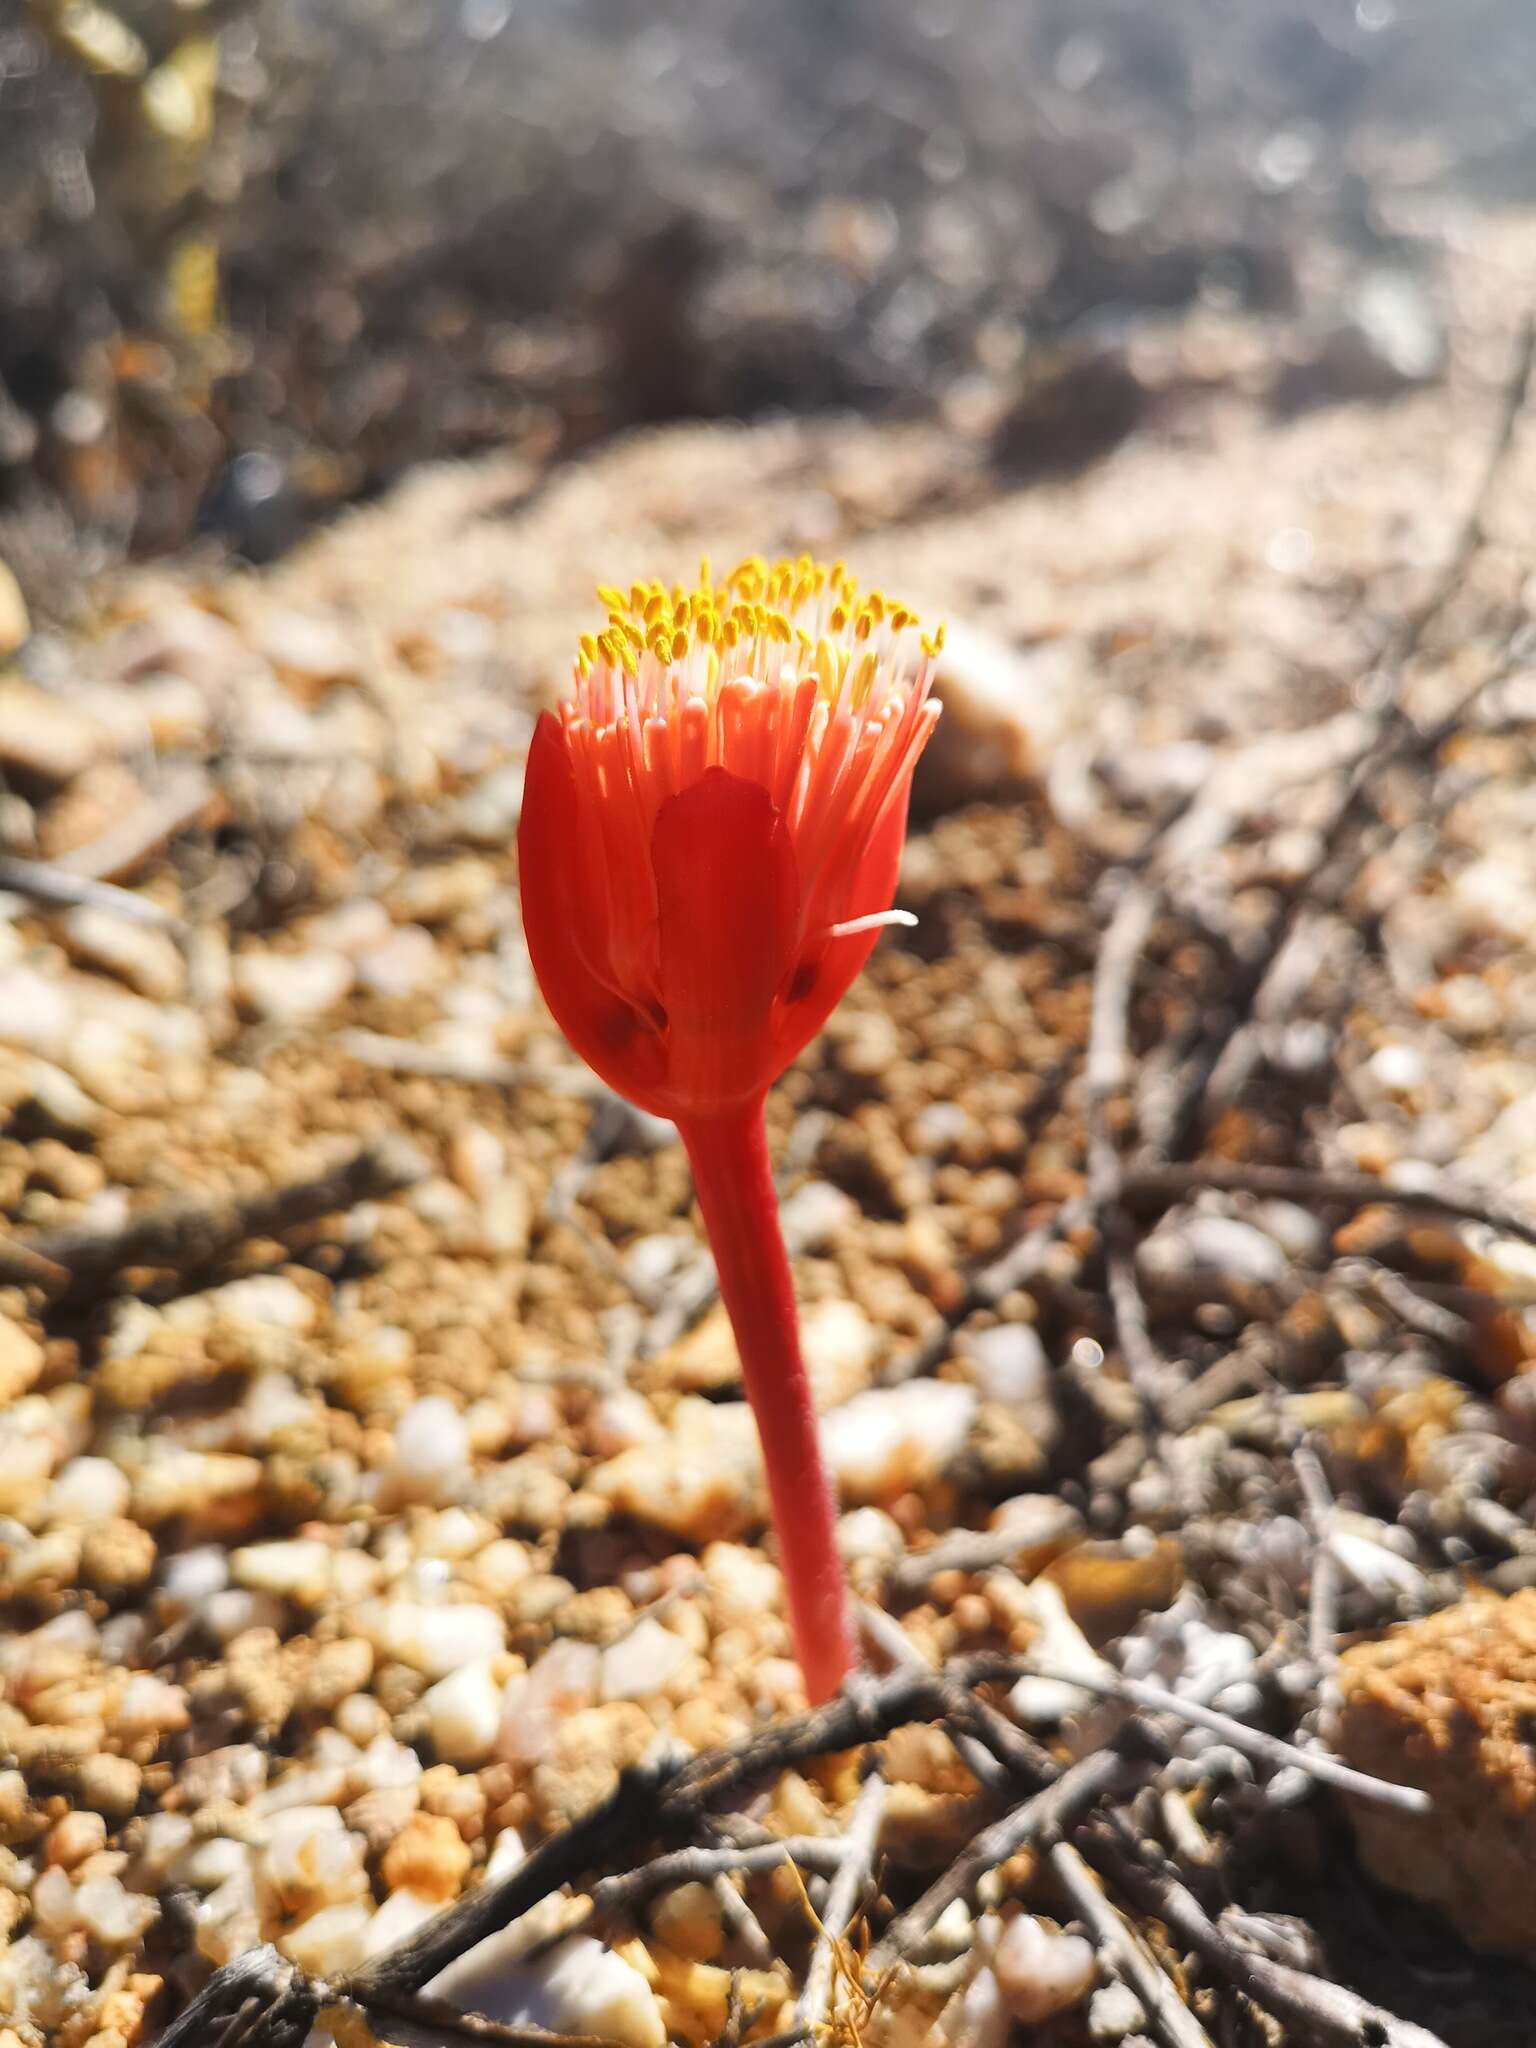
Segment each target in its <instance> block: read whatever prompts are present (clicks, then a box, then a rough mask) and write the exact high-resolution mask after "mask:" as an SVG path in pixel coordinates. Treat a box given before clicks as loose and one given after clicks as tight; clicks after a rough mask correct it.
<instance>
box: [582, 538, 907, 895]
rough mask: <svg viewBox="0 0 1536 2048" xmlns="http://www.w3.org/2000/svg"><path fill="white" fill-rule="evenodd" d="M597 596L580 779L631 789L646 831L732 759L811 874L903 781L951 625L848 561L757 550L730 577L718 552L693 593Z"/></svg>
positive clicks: (608, 790)
mask: <svg viewBox="0 0 1536 2048" xmlns="http://www.w3.org/2000/svg"><path fill="white" fill-rule="evenodd" d="M598 595H599V597H600V598H601V599H602V601H603V602H604V604H606V605H607V607H608V624H607V626H606V628H605V629H604V630H603V631H602V632H601V633H598V634H596V635H589V636H588V637H587V638H585V639H584V640H583V641H582V643H581V653H580V656H579V658H578V660H577V663H576V675H575V685H574V688H573V690H572V693H571V696H570V698H569V699H568V700H567V702H566V703H565V704H563V705H562V706H561V722H562V724H563V726H564V729H565V735H566V742H567V747H568V751H569V759H570V763H571V767H572V770H573V772H574V773H575V776H576V778H577V782H578V784H579V785H581V786H583V787H585V788H586V790H587V791H588V792H589V794H591V795H592V796H593V797H596V796H598V795H600V794H607V795H610V796H611V795H613V794H616V793H617V792H618V791H619V790H623V789H627V790H628V791H629V792H630V796H631V798H632V800H633V802H634V803H635V805H636V806H637V807H638V814H639V819H640V822H641V825H642V827H643V829H644V830H645V831H646V832H647V833H649V831H650V829H651V827H652V826H653V825H654V823H655V820H656V815H657V812H658V810H659V808H660V806H661V805H662V804H663V803H664V802H665V801H666V799H667V797H668V796H670V795H672V794H674V793H675V792H676V791H678V790H680V789H686V788H688V787H689V786H690V785H691V784H692V783H693V782H695V781H696V780H697V779H698V778H699V776H701V775H702V774H703V773H704V772H705V770H706V769H708V768H715V767H719V768H724V769H727V770H728V771H730V772H731V773H732V774H735V775H737V776H741V777H744V778H746V779H748V780H750V781H753V782H756V783H758V784H760V785H761V786H762V787H763V788H764V789H766V790H767V791H768V794H769V796H770V797H771V798H772V800H773V802H774V804H775V806H776V808H777V809H778V811H779V814H780V815H781V817H782V818H783V819H784V821H785V823H786V825H787V826H788V827H789V829H790V830H791V831H792V832H793V833H794V834H795V835H796V839H797V851H798V852H799V854H800V857H801V860H802V863H803V866H802V874H803V876H804V877H805V878H806V879H807V881H808V882H809V881H810V879H811V878H813V877H816V876H818V875H819V874H820V873H821V871H822V868H823V864H824V862H825V860H826V858H827V856H828V854H829V852H830V851H831V849H832V848H833V846H834V845H835V844H836V843H837V840H838V838H839V836H840V835H843V834H846V833H849V832H853V833H855V834H863V835H866V836H867V835H868V833H870V832H871V831H872V830H873V828H874V826H875V824H876V823H877V822H878V820H879V819H880V818H881V816H882V815H883V814H884V812H885V810H886V808H887V800H888V798H889V797H890V796H891V794H892V793H893V792H894V791H895V790H896V789H898V788H904V787H905V785H906V781H907V779H908V778H909V776H910V773H911V767H912V763H913V761H914V760H915V759H916V757H917V755H918V753H919V752H920V751H921V748H922V745H923V742H924V740H926V738H927V736H928V733H929V731H930V730H931V728H932V725H933V721H934V720H935V719H936V718H937V716H938V706H937V705H936V704H935V703H933V702H932V701H931V699H930V698H929V694H928V692H929V683H930V680H931V676H932V669H933V663H934V658H935V656H936V655H937V654H938V651H939V649H940V647H941V646H942V645H943V633H942V630H941V631H940V632H938V633H934V634H931V635H930V634H926V633H924V632H923V630H922V626H921V623H920V621H919V620H918V617H917V614H916V613H915V612H912V611H909V610H908V609H907V608H906V607H905V606H904V605H898V604H893V603H892V602H891V601H890V599H889V598H886V597H884V596H882V594H881V593H880V592H879V591H875V590H871V591H861V590H860V588H859V585H858V583H857V581H856V580H855V579H854V577H852V576H851V575H850V574H849V573H848V571H847V570H846V569H845V568H844V566H843V564H842V563H841V562H835V563H834V564H833V565H832V566H831V567H830V568H826V567H823V566H822V565H821V564H820V563H817V562H813V561H812V560H811V558H810V557H809V556H808V555H802V556H801V557H800V558H799V559H798V560H796V561H780V562H773V563H768V562H765V561H763V560H762V558H761V557H760V556H751V557H749V558H748V560H746V561H745V562H743V563H741V564H740V565H739V567H737V568H735V569H733V570H732V571H731V573H730V575H729V576H727V577H726V578H725V580H724V581H723V582H721V583H716V582H714V581H713V580H712V578H711V576H710V572H709V564H708V563H707V562H706V563H704V565H703V567H702V569H701V571H700V575H699V581H698V584H697V586H696V588H694V589H693V590H684V589H683V588H682V587H681V586H677V587H674V588H672V589H668V587H667V586H666V585H665V584H662V583H637V584H636V585H635V586H634V588H633V589H632V590H630V591H628V592H627V593H626V592H624V591H622V590H614V589H602V590H599V592H598ZM592 815H593V816H601V815H603V813H602V812H601V811H600V810H598V809H594V811H593V813H592ZM831 921H832V920H829V922H831Z"/></svg>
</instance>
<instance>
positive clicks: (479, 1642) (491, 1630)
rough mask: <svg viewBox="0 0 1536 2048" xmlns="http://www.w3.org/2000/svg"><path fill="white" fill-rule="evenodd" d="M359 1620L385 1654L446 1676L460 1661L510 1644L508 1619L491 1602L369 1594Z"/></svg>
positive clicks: (415, 1668)
mask: <svg viewBox="0 0 1536 2048" xmlns="http://www.w3.org/2000/svg"><path fill="white" fill-rule="evenodd" d="M353 1620H354V1623H355V1625H356V1627H357V1628H359V1629H360V1630H361V1632H362V1633H363V1634H364V1635H365V1636H367V1638H368V1639H369V1641H370V1642H371V1643H372V1644H373V1646H374V1648H375V1649H376V1650H378V1651H379V1652H380V1653H381V1654H382V1655H383V1656H386V1657H393V1658H395V1659H397V1660H398V1661H399V1662H400V1663H402V1664H408V1665H410V1667H411V1669H412V1670H413V1671H419V1672H421V1673H423V1675H424V1676H425V1677H427V1678H433V1679H437V1678H446V1677H447V1676H448V1675H449V1673H450V1672H453V1671H457V1670H458V1669H459V1667H460V1666H461V1665H464V1664H473V1663H476V1662H477V1661H479V1660H481V1659H483V1658H487V1657H494V1656H496V1655H497V1654H498V1653H499V1652H500V1651H502V1650H504V1649H505V1648H506V1646H507V1630H506V1624H505V1622H503V1620H502V1618H501V1616H500V1615H499V1614H496V1613H494V1612H493V1611H492V1610H491V1609H490V1608H489V1607H479V1606H476V1605H474V1604H472V1603H470V1602H464V1603H461V1604H454V1605H446V1606H442V1607H432V1606H425V1605H423V1604H421V1603H420V1602H417V1601H413V1600H367V1601H364V1602H363V1603H362V1605H361V1606H360V1607H358V1608H357V1609H356V1611H355V1613H354V1616H353Z"/></svg>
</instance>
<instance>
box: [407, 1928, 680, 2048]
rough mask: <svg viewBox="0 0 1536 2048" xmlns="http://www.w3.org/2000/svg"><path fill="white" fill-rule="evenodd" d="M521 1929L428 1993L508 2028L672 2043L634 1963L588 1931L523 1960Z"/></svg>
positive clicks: (474, 1953) (494, 1941) (645, 2046)
mask: <svg viewBox="0 0 1536 2048" xmlns="http://www.w3.org/2000/svg"><path fill="white" fill-rule="evenodd" d="M519 1939H520V1937H519V1935H518V1930H517V1929H516V1927H515V1926H514V1927H512V1928H508V1929H505V1930H503V1932H501V1933H500V1934H493V1935H491V1936H490V1938H489V1939H488V1940H486V1941H482V1942H481V1943H480V1944H479V1945H478V1946H477V1947H475V1948H472V1949H471V1950H470V1951H469V1953H468V1954H467V1955H463V1956H460V1957H459V1959H458V1961H457V1962H454V1963H450V1964H449V1966H448V1968H447V1969H446V1970H444V1971H443V1972H442V1973H441V1974H440V1975H439V1976H436V1977H434V1978H433V1979H432V1981H431V1982H430V1983H429V1984H424V1985H423V1986H422V1989H423V1991H425V1992H426V1993H427V1994H428V1996H430V1997H434V1998H446V1999H447V2000H448V2001H449V2003H450V2004H452V2005H457V2006H460V2007H462V2008H464V2009H465V2010H467V2011H471V2012H478V2013H483V2014H484V2015H485V2017H486V2018H487V2019H493V2020H500V2021H502V2022H503V2023H504V2024H506V2025H509V2026H535V2027H547V2028H548V2029H549V2030H550V2031H551V2032H552V2033H556V2034H598V2035H601V2036H602V2037H603V2039H605V2040H609V2041H613V2042H616V2043H619V2044H622V2048H666V2039H667V2030H666V2027H665V2025H664V2024H663V2022H662V2017H661V2008H660V2006H659V2005H658V2004H657V2002H656V1994H655V1992H654V1991H652V1989H651V1987H650V1985H649V1984H647V1983H646V1981H645V1979H644V1977H642V1976H641V1974H640V1972H639V1971H638V1970H637V1969H636V1968H635V1967H634V1965H633V1964H632V1963H626V1962H625V1961H624V1959H623V1957H622V1956H616V1955H615V1954H614V1953H613V1951H612V1950H611V1949H607V1948H604V1947H603V1945H602V1943H601V1942H598V1941H593V1940H592V1939H591V1938H590V1937H589V1936H587V1935H580V1934H578V1935H573V1936H571V1937H570V1939H569V1940H567V1941H562V1942H560V1943H558V1944H557V1946H556V1947H554V1948H552V1949H548V1950H546V1951H545V1953H544V1954H543V1955H540V1956H537V1957H534V1958H532V1959H531V1960H529V1961H523V1960H520V1959H519V1958H518V1957H517V1955H516V1953H515V1951H516V1948H517V1945H518V1941H519Z"/></svg>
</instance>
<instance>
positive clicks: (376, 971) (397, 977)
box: [356, 924, 443, 996]
mask: <svg viewBox="0 0 1536 2048" xmlns="http://www.w3.org/2000/svg"><path fill="white" fill-rule="evenodd" d="M356 964H357V978H358V980H359V981H360V982H361V983H362V985H363V987H364V988H367V989H372V990H373V992H374V994H375V995H380V996H408V995H414V994H415V992H416V991H417V989H422V988H429V987H430V986H431V985H432V983H433V982H435V981H437V980H438V979H439V978H440V976H441V975H442V973H443V962H442V960H441V958H440V957H439V954H438V950H437V943H436V941H435V940H434V939H433V937H432V934H431V933H430V932H429V931H426V930H425V929H424V928H423V927H422V926H421V925H419V924H407V925H402V926H401V927H400V929H399V930H398V931H395V932H391V934H390V935H389V937H388V938H387V939H385V940H383V941H382V942H381V943H380V944H379V945H377V946H370V947H369V948H368V949H367V951H366V952H362V953H359V954H358V955H357V960H356Z"/></svg>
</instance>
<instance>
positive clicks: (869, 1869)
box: [795, 1771, 886, 2028]
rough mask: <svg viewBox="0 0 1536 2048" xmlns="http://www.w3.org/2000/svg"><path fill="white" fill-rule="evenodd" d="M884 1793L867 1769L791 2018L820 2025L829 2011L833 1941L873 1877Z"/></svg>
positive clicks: (881, 1784) (881, 1783) (842, 1932)
mask: <svg viewBox="0 0 1536 2048" xmlns="http://www.w3.org/2000/svg"><path fill="white" fill-rule="evenodd" d="M885 1796H886V1795H885V1780H884V1779H883V1778H882V1777H881V1776H880V1774H879V1773H878V1772H877V1771H872V1772H871V1773H870V1775H869V1776H868V1777H867V1778H866V1779H865V1780H864V1783H863V1784H862V1785H861V1786H860V1787H859V1796H858V1798H857V1799H856V1800H855V1801H854V1806H853V1813H852V1816H851V1818H850V1819H849V1822H848V1831H847V1834H846V1835H845V1836H844V1840H843V1858H842V1862H841V1863H840V1864H839V1866H838V1872H837V1875H836V1877H834V1878H833V1880H832V1888H831V1890H830V1891H829V1892H828V1893H827V1903H826V1905H825V1907H824V1908H823V1910H822V1915H821V1927H820V1929H819V1931H818V1933H817V1936H816V1947H815V1949H814V1951H813V1952H812V1955H811V1966H810V1969H809V1970H808V1971H807V1973H806V1979H805V1989H804V1990H803V1991H802V1992H801V1994H800V1998H799V2002H798V2004H797V2005H796V2007H795V2013H796V2017H797V2018H799V2019H801V2020H803V2021H805V2023H806V2024H807V2025H808V2026H810V2027H813V2028H814V2027H818V2026H820V2025H821V2024H822V2022H823V2021H824V2020H825V2019H827V2017H828V2015H829V2014H830V2012H831V2007H832V1983H833V1969H834V1966H835V1964H836V1961H837V1945H838V1943H839V1942H840V1941H843V1940H845V1939H846V1938H847V1933H848V1929H849V1928H850V1927H851V1926H852V1925H853V1921H854V1917H855V1915H856V1914H857V1912H858V1910H859V1901H860V1900H861V1899H862V1898H863V1896H864V1892H865V1890H866V1888H867V1887H868V1885H869V1883H870V1881H871V1879H872V1877H873V1875H874V1866H875V1847H876V1844H877V1842H878V1841H879V1838H880V1822H881V1819H882V1817H883V1815H884V1813H885Z"/></svg>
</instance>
